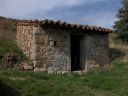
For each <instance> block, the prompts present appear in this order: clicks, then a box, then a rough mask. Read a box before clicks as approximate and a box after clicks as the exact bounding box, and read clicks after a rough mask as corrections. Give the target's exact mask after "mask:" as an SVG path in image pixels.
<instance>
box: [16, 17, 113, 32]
mask: <svg viewBox="0 0 128 96" xmlns="http://www.w3.org/2000/svg"><path fill="white" fill-rule="evenodd" d="M39 25H41V26H57V27H60V28H69V29H80V30H91V31H96V32H106V33H111V32H112V30H110V29H106V28H102V27H97V26H88V25H80V24H70V23H66V22H61V21H60V20H58V21H53V20H48V19H46V20H42V21H38V20H18V21H17V26H39Z"/></svg>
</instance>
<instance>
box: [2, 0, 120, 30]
mask: <svg viewBox="0 0 128 96" xmlns="http://www.w3.org/2000/svg"><path fill="white" fill-rule="evenodd" d="M121 1H122V0H0V16H4V17H8V18H15V19H39V20H43V19H52V20H55V21H56V20H61V21H66V22H68V23H73V24H83V25H91V26H101V27H105V28H110V29H112V26H113V25H114V22H115V21H116V20H118V19H117V17H116V14H117V13H118V9H119V8H121V6H122V5H121Z"/></svg>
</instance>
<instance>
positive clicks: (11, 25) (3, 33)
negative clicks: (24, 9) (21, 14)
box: [0, 16, 16, 40]
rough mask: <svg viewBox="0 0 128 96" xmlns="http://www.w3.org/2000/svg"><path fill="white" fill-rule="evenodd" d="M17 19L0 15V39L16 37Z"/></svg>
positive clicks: (13, 38)
mask: <svg viewBox="0 0 128 96" xmlns="http://www.w3.org/2000/svg"><path fill="white" fill-rule="evenodd" d="M15 24H16V19H11V18H6V17H2V16H0V39H5V40H15V39H16V25H15Z"/></svg>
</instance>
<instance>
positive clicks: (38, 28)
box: [17, 20, 111, 73]
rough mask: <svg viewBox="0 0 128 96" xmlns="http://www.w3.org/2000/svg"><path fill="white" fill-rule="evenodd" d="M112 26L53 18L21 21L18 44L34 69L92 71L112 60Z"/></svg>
mask: <svg viewBox="0 0 128 96" xmlns="http://www.w3.org/2000/svg"><path fill="white" fill-rule="evenodd" d="M110 32H111V30H109V29H105V28H101V27H94V26H87V25H76V24H69V23H66V22H61V21H56V22H54V21H52V20H43V21H38V20H34V21H32V20H30V21H27V20H22V21H18V22H17V44H18V46H19V47H20V48H21V49H22V51H23V52H24V53H25V54H26V56H27V57H28V58H29V59H30V60H31V61H32V62H33V66H34V70H41V71H44V72H51V73H61V72H71V71H85V72H86V71H88V70H91V69H93V68H95V67H97V66H99V67H105V66H107V65H108V64H109V46H108V33H110Z"/></svg>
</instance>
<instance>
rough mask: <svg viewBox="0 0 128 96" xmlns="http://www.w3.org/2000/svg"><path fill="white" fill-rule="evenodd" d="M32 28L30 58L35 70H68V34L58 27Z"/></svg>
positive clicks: (53, 71)
mask: <svg viewBox="0 0 128 96" xmlns="http://www.w3.org/2000/svg"><path fill="white" fill-rule="evenodd" d="M34 30H35V31H34V34H33V37H34V39H33V41H34V46H33V54H32V56H31V60H33V63H34V67H35V70H42V71H48V72H52V73H55V72H56V73H58V72H62V71H70V38H69V36H70V35H69V34H68V33H67V32H66V31H64V30H59V29H50V28H41V27H38V28H34Z"/></svg>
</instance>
